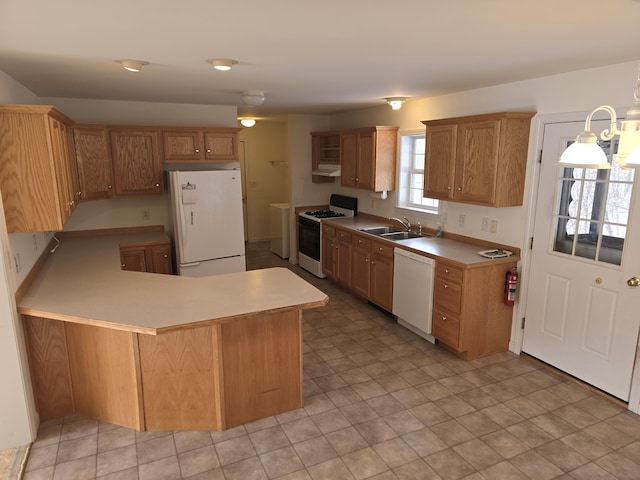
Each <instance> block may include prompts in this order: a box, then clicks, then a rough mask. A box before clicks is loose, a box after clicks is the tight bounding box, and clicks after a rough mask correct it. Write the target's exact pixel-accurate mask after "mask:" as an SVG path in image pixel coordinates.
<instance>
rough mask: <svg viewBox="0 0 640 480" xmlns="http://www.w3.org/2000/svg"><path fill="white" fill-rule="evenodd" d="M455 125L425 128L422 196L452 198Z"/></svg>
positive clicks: (456, 128)
mask: <svg viewBox="0 0 640 480" xmlns="http://www.w3.org/2000/svg"><path fill="white" fill-rule="evenodd" d="M457 132H458V126H457V125H455V124H454V125H438V126H433V127H430V126H427V132H426V152H425V153H426V155H425V166H424V169H425V180H424V196H425V197H429V198H437V199H440V200H449V199H452V198H453V181H454V169H455V161H456V144H457Z"/></svg>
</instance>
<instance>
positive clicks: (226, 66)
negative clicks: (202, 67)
mask: <svg viewBox="0 0 640 480" xmlns="http://www.w3.org/2000/svg"><path fill="white" fill-rule="evenodd" d="M207 62H208V63H210V64H211V65H213V68H215V69H216V70H220V71H221V72H226V71H227V70H231V67H232V66H233V65H235V64H236V63H238V61H237V60H233V59H232V58H210V59H209V60H207Z"/></svg>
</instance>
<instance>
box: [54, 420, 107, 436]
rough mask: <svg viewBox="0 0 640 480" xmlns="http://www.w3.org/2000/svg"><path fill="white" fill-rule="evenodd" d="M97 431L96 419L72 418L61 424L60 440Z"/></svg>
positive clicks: (92, 433)
mask: <svg viewBox="0 0 640 480" xmlns="http://www.w3.org/2000/svg"><path fill="white" fill-rule="evenodd" d="M97 433H98V421H97V420H93V419H91V418H82V417H78V418H74V419H73V420H72V421H70V422H68V423H67V422H66V421H65V423H64V424H63V425H62V431H61V432H60V440H61V441H64V440H72V439H74V438H79V437H84V436H87V435H95V434H97Z"/></svg>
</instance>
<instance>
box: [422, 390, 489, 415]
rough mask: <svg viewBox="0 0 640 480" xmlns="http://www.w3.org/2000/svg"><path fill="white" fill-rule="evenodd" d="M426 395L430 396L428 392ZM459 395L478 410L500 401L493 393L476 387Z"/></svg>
mask: <svg viewBox="0 0 640 480" xmlns="http://www.w3.org/2000/svg"><path fill="white" fill-rule="evenodd" d="M425 394H426V393H425ZM426 395H427V396H429V395H428V394H426ZM458 397H460V398H461V399H462V400H464V401H465V402H467V403H468V404H469V405H471V406H472V407H473V408H475V409H476V410H481V409H483V408H486V407H490V406H491V405H495V404H496V403H498V400H496V399H495V398H493V397H492V396H491V395H488V394H487V393H486V392H485V391H483V390H482V389H480V388H474V389H472V390H467V391H466V392H461V393H459V394H458Z"/></svg>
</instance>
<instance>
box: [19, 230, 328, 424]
mask: <svg viewBox="0 0 640 480" xmlns="http://www.w3.org/2000/svg"><path fill="white" fill-rule="evenodd" d="M161 237H166V234H165V233H164V232H162V231H155V232H154V231H151V232H149V231H147V232H134V233H131V232H126V231H125V232H122V233H117V234H108V235H107V234H98V235H86V234H84V235H77V236H75V235H69V236H62V237H61V243H60V245H59V247H58V248H57V249H56V251H55V253H53V254H51V255H50V256H49V257H48V258H47V260H46V261H45V262H44V264H43V265H42V267H41V269H40V271H39V272H38V274H37V277H36V278H35V279H34V280H33V282H32V283H31V285H30V287H29V288H28V290H27V291H26V293H25V294H24V296H23V297H22V298H21V299H19V302H18V311H19V313H20V314H21V315H22V318H23V322H24V326H25V336H26V339H27V346H28V353H29V362H30V368H31V377H32V384H33V387H34V393H35V398H36V404H37V410H38V413H39V415H40V419H41V420H47V419H51V418H58V417H61V416H64V415H71V414H74V413H75V414H82V415H88V416H90V417H94V418H98V419H100V420H104V421H108V422H111V423H116V424H119V425H124V426H128V427H132V428H135V429H138V430H224V429H227V428H231V427H234V426H237V425H241V424H243V423H246V422H250V421H253V420H256V419H259V418H263V417H267V416H270V415H274V414H277V413H281V412H284V411H288V410H292V409H295V408H299V407H301V406H302V403H303V392H302V326H301V319H302V310H303V309H308V308H315V307H320V306H322V305H325V304H326V303H327V302H328V297H327V295H325V294H324V293H323V292H321V291H320V290H318V289H316V288H315V287H313V286H312V285H310V284H309V283H307V282H306V281H304V280H303V279H302V278H300V277H298V276H297V275H295V274H294V273H292V272H291V271H289V270H288V269H284V268H269V269H264V270H253V271H248V272H241V273H233V274H228V275H219V276H211V277H202V278H190V277H179V276H172V275H160V274H153V273H142V272H131V271H124V270H122V269H121V265H120V261H119V258H120V257H119V248H120V246H121V245H122V244H128V243H135V242H149V241H154V240H157V239H158V238H161Z"/></svg>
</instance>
